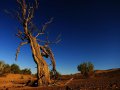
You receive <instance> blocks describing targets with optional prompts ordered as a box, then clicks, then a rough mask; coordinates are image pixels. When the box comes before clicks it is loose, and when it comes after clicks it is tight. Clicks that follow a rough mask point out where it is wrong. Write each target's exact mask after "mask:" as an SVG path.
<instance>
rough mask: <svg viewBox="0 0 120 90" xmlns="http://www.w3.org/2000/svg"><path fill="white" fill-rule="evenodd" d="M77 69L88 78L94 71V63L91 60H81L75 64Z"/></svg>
mask: <svg viewBox="0 0 120 90" xmlns="http://www.w3.org/2000/svg"><path fill="white" fill-rule="evenodd" d="M77 69H78V71H80V72H81V74H82V75H83V76H84V77H85V78H88V77H89V76H90V75H92V74H93V72H94V65H93V64H92V63H91V62H83V63H81V64H79V65H78V66H77Z"/></svg>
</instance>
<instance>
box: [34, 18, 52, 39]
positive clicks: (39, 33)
mask: <svg viewBox="0 0 120 90" xmlns="http://www.w3.org/2000/svg"><path fill="white" fill-rule="evenodd" d="M52 21H53V18H51V19H50V21H48V22H46V23H45V24H44V25H43V27H42V29H41V31H40V32H38V34H37V35H36V36H35V37H36V38H37V37H38V36H39V35H41V34H44V32H45V30H46V28H47V27H48V25H49V24H50V23H52Z"/></svg>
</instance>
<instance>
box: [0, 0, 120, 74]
mask: <svg viewBox="0 0 120 90" xmlns="http://www.w3.org/2000/svg"><path fill="white" fill-rule="evenodd" d="M28 1H30V2H31V1H34V0H28ZM39 2H40V5H39V9H38V10H36V14H35V18H34V22H35V24H37V25H38V27H39V28H40V27H41V26H42V24H44V23H45V22H46V21H47V20H49V19H50V18H51V17H54V20H53V23H52V24H51V25H50V26H49V27H48V28H47V31H48V32H49V37H50V39H51V40H53V39H54V38H55V37H56V36H57V34H59V33H61V39H62V41H61V42H60V43H59V44H57V45H54V44H53V45H51V48H52V50H53V53H54V55H55V59H56V64H57V70H58V71H59V72H60V73H62V74H71V73H76V72H77V65H78V64H80V63H81V62H84V61H91V62H92V63H93V64H94V66H95V69H111V68H120V1H119V0H39ZM5 9H7V10H8V11H16V10H18V4H17V3H16V0H0V60H3V61H4V62H5V63H9V64H12V63H16V64H18V65H19V66H20V67H21V68H31V70H32V72H33V73H35V72H36V68H35V67H36V64H35V63H34V61H33V58H32V56H31V50H30V47H29V45H25V46H23V47H22V48H21V51H20V54H19V56H18V61H15V52H16V48H17V46H18V45H19V43H20V40H19V39H18V38H17V37H16V36H15V34H16V33H17V28H18V27H19V28H21V25H20V24H19V22H18V21H17V20H16V19H15V18H12V17H11V16H10V15H7V14H6V13H4V12H3V11H4V10H5ZM46 61H47V62H48V61H49V59H47V60H46Z"/></svg>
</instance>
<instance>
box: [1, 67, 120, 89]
mask: <svg viewBox="0 0 120 90" xmlns="http://www.w3.org/2000/svg"><path fill="white" fill-rule="evenodd" d="M71 78H73V80H71V81H70V82H69V83H68V84H67V85H65V83H66V82H68V81H69V80H70V79H71ZM28 80H36V78H34V77H33V76H31V75H20V74H8V75H6V76H3V77H0V90H120V69H114V70H113V69H112V70H97V71H96V72H95V75H94V76H93V77H91V78H89V79H83V77H82V75H81V74H80V73H78V74H74V75H62V77H61V79H60V80H57V81H56V85H55V86H54V85H51V86H40V87H30V86H25V83H26V82H28Z"/></svg>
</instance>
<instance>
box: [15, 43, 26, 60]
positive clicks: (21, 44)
mask: <svg viewBox="0 0 120 90" xmlns="http://www.w3.org/2000/svg"><path fill="white" fill-rule="evenodd" d="M25 44H28V42H21V43H20V44H19V46H18V48H17V51H16V57H15V60H17V58H18V54H19V53H20V47H21V46H23V45H25Z"/></svg>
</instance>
